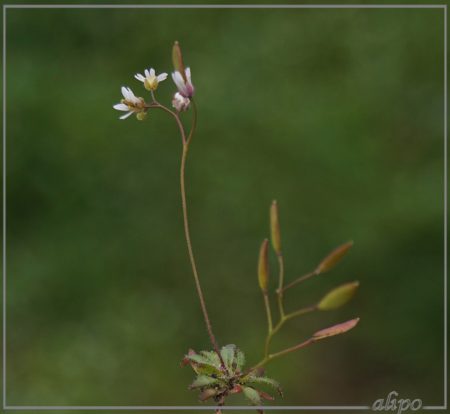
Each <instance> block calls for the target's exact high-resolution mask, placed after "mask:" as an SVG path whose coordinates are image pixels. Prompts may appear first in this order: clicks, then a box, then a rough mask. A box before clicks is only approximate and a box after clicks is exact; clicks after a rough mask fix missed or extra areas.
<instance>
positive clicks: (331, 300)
mask: <svg viewBox="0 0 450 414" xmlns="http://www.w3.org/2000/svg"><path fill="white" fill-rule="evenodd" d="M358 286H359V282H351V283H346V284H345V285H341V286H338V287H337V288H335V289H333V290H332V291H330V292H328V293H327V294H326V295H325V296H324V297H323V298H322V300H321V301H320V302H319V303H318V305H317V309H319V310H322V311H326V310H332V309H337V308H340V307H341V306H343V305H345V304H346V303H347V302H348V301H349V300H350V299H351V298H352V297H353V296H354V295H355V293H356V290H357V289H358Z"/></svg>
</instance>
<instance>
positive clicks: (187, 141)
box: [176, 105, 227, 371]
mask: <svg viewBox="0 0 450 414" xmlns="http://www.w3.org/2000/svg"><path fill="white" fill-rule="evenodd" d="M193 109H194V115H193V117H194V118H193V121H192V127H191V130H190V132H189V135H188V138H187V139H186V134H185V133H183V134H182V137H183V152H182V156H181V166H180V190H181V205H182V209H183V223H184V235H185V238H186V244H187V248H188V253H189V260H190V262H191V267H192V273H193V275H194V281H195V287H196V289H197V294H198V298H199V300H200V306H201V309H202V313H203V318H204V320H205V324H206V329H207V331H208V335H209V339H210V341H211V344H212V346H213V348H214V351H215V352H216V353H217V355H218V357H219V359H220V363H221V365H222V368H223V369H224V370H225V371H226V370H227V369H226V366H225V363H224V361H223V358H222V355H221V354H220V350H219V345H218V343H217V340H216V337H215V336H214V333H213V330H212V325H211V321H210V319H209V315H208V310H207V308H206V301H205V297H204V295H203V290H202V287H201V284H200V278H199V276H198V271H197V265H196V262H195V257H194V252H193V249H192V241H191V234H190V230H189V219H188V211H187V201H186V184H185V170H186V160H187V155H188V151H189V144H190V142H191V140H192V137H193V135H194V131H195V127H196V124H197V109H196V107H195V105H193ZM176 118H177V119H178V120H179V117H178V115H176ZM183 131H184V129H183Z"/></svg>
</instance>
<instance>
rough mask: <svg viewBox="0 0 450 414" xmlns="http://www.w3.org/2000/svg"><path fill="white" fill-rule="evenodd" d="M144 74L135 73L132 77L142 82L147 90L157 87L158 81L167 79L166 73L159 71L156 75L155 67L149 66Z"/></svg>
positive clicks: (153, 89)
mask: <svg viewBox="0 0 450 414" xmlns="http://www.w3.org/2000/svg"><path fill="white" fill-rule="evenodd" d="M144 75H145V76H144ZM144 75H141V74H140V73H136V75H134V77H135V78H136V79H137V80H138V81H141V82H143V83H144V87H145V89H147V90H148V91H155V90H156V88H157V87H158V83H159V82H162V81H163V80H166V79H167V73H161V74H159V75H158V76H156V72H155V69H153V68H150V70H149V69H145V71H144Z"/></svg>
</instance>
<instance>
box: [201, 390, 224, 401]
mask: <svg viewBox="0 0 450 414" xmlns="http://www.w3.org/2000/svg"><path fill="white" fill-rule="evenodd" d="M218 392H219V391H218V390H216V389H215V388H206V389H205V390H203V391H202V392H201V393H200V395H199V396H198V399H199V400H200V401H206V400H208V399H210V398H212V397H214V396H216V395H217V394H218Z"/></svg>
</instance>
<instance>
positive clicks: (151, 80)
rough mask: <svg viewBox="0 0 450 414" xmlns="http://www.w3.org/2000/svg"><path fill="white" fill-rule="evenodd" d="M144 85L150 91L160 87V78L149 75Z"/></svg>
mask: <svg viewBox="0 0 450 414" xmlns="http://www.w3.org/2000/svg"><path fill="white" fill-rule="evenodd" d="M144 87H145V89H147V90H148V91H155V90H156V88H157V87H158V78H157V77H156V76H148V77H147V78H145V81H144Z"/></svg>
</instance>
